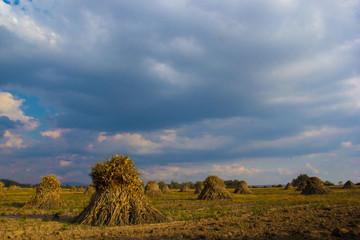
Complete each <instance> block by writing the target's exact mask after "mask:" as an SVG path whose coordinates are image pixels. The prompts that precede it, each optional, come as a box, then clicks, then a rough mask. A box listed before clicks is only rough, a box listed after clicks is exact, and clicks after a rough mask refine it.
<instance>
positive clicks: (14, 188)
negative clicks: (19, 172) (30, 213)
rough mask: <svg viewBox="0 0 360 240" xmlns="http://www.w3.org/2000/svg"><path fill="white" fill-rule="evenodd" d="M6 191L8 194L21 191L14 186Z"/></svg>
mask: <svg viewBox="0 0 360 240" xmlns="http://www.w3.org/2000/svg"><path fill="white" fill-rule="evenodd" d="M8 191H9V192H17V191H21V187H19V186H16V185H11V186H10V187H9V188H8Z"/></svg>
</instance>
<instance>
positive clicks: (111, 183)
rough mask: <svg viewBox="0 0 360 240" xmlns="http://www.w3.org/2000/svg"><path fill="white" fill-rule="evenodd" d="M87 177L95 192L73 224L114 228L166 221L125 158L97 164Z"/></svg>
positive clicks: (128, 159) (111, 159) (130, 162)
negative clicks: (116, 226) (90, 180)
mask: <svg viewBox="0 0 360 240" xmlns="http://www.w3.org/2000/svg"><path fill="white" fill-rule="evenodd" d="M90 176H91V177H92V180H93V185H94V187H95V190H96V192H95V193H94V194H93V195H92V197H91V199H90V203H89V205H88V206H87V207H86V208H85V209H84V210H83V211H82V212H81V213H80V214H79V215H78V216H77V217H76V218H75V219H74V222H75V223H80V224H91V225H95V226H103V225H104V226H114V225H129V224H142V223H153V222H162V221H164V220H165V217H164V216H163V215H162V214H161V213H160V212H159V211H158V210H156V209H155V208H154V207H153V206H152V204H150V202H149V201H148V199H147V198H146V196H145V194H144V188H143V187H142V185H141V180H140V178H139V172H138V170H137V169H136V168H135V165H134V163H133V161H132V160H131V159H130V158H129V157H128V156H123V155H115V156H111V158H110V159H108V158H106V160H105V161H104V162H98V163H96V165H95V167H93V168H92V171H91V173H90Z"/></svg>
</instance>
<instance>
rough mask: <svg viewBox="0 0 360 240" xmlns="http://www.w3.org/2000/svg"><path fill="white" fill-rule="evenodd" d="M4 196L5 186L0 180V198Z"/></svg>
mask: <svg viewBox="0 0 360 240" xmlns="http://www.w3.org/2000/svg"><path fill="white" fill-rule="evenodd" d="M4 197H5V187H4V184H3V183H2V182H0V200H2V199H4Z"/></svg>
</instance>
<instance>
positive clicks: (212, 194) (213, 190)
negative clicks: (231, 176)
mask: <svg viewBox="0 0 360 240" xmlns="http://www.w3.org/2000/svg"><path fill="white" fill-rule="evenodd" d="M229 198H231V196H230V193H229V192H228V191H227V190H226V186H225V183H224V181H223V180H221V179H220V178H218V177H217V176H209V177H207V178H206V179H205V181H204V188H203V190H202V191H201V192H200V194H199V196H198V198H197V199H199V200H212V199H229Z"/></svg>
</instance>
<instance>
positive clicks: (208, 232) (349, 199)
mask: <svg viewBox="0 0 360 240" xmlns="http://www.w3.org/2000/svg"><path fill="white" fill-rule="evenodd" d="M357 187H358V186H357ZM227 190H228V191H229V192H230V193H231V197H232V199H230V200H210V201H202V200H196V197H197V195H196V194H193V191H194V190H192V191H191V192H178V191H179V190H171V193H170V194H165V195H164V196H163V197H151V198H150V200H151V202H152V203H153V204H154V206H155V207H156V208H157V209H158V210H159V211H161V212H162V213H163V214H164V215H165V216H166V218H167V221H166V222H165V223H158V224H146V225H133V226H119V227H93V226H88V225H77V224H72V223H71V221H72V219H73V218H74V217H75V216H76V215H78V214H79V213H80V212H81V211H82V210H83V208H84V207H85V206H87V204H88V202H89V199H90V196H89V195H86V194H83V193H81V192H70V191H69V190H67V189H63V190H62V191H61V196H62V197H63V199H64V201H65V203H66V205H67V206H66V207H63V208H57V209H53V210H39V209H26V208H23V205H24V204H25V203H26V202H27V201H28V200H29V199H30V198H31V196H32V195H33V194H34V190H32V189H21V190H18V191H7V192H6V193H5V199H4V200H1V202H0V238H1V239H360V189H359V188H357V189H355V190H345V189H341V187H339V186H335V187H331V190H332V193H331V194H328V195H311V196H305V195H301V194H300V192H297V191H295V190H286V191H285V190H283V188H251V191H252V194H248V195H237V194H234V193H233V191H234V189H227Z"/></svg>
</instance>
